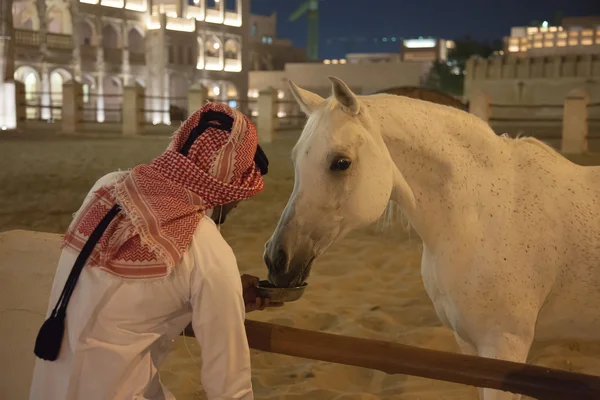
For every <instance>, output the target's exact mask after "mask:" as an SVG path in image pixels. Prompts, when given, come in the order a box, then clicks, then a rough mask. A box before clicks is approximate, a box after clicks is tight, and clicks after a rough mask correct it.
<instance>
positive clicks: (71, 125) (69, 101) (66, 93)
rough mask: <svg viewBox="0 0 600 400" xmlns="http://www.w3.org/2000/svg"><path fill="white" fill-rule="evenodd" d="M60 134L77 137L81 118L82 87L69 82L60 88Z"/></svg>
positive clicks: (79, 84)
mask: <svg viewBox="0 0 600 400" xmlns="http://www.w3.org/2000/svg"><path fill="white" fill-rule="evenodd" d="M62 90H63V93H62V133H63V134H66V135H77V134H78V133H79V127H80V122H81V120H82V117H83V110H82V107H81V104H82V103H83V85H82V84H81V83H80V82H78V81H75V80H69V81H67V82H65V83H64V84H63V87H62Z"/></svg>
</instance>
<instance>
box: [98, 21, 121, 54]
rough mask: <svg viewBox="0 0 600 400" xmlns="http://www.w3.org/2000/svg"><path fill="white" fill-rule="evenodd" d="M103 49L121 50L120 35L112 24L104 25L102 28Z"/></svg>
mask: <svg viewBox="0 0 600 400" xmlns="http://www.w3.org/2000/svg"><path fill="white" fill-rule="evenodd" d="M102 47H105V48H107V49H118V48H119V34H118V33H117V30H116V29H115V27H114V26H113V25H112V24H107V25H104V27H103V28H102Z"/></svg>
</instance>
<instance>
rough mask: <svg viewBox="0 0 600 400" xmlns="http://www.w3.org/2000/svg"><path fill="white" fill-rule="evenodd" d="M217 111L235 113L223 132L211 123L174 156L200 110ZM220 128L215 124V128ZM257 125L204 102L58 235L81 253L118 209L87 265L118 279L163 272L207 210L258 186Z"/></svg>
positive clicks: (176, 260) (260, 182) (173, 263)
mask: <svg viewBox="0 0 600 400" xmlns="http://www.w3.org/2000/svg"><path fill="white" fill-rule="evenodd" d="M207 111H216V112H222V113H225V114H227V115H229V116H230V117H232V118H233V121H234V122H233V127H232V129H231V132H229V130H228V129H219V128H217V127H209V128H207V129H206V131H204V133H202V134H201V135H200V136H199V137H198V138H197V139H196V140H195V141H194V143H193V145H192V146H191V148H190V150H189V152H188V154H187V156H184V155H182V154H180V153H179V150H180V149H181V148H182V146H183V145H184V143H185V142H186V140H187V138H188V136H189V135H190V132H191V131H192V129H194V128H195V127H196V126H197V125H198V122H199V120H200V117H201V116H202V114H203V113H205V112H207ZM216 126H219V125H216ZM257 146H258V135H257V133H256V128H255V126H254V125H253V124H252V122H250V121H249V120H248V118H246V116H244V115H243V114H241V113H240V112H238V111H236V110H234V109H232V108H230V107H228V106H227V105H225V104H218V103H209V104H207V105H206V106H204V107H202V108H201V109H200V110H198V111H196V112H195V113H194V114H193V115H192V116H191V117H190V118H188V120H187V121H185V122H184V124H183V125H182V126H181V127H180V128H179V129H178V130H177V132H175V135H174V138H173V140H172V142H171V144H170V145H169V147H168V148H167V150H166V151H165V152H164V153H163V154H162V155H160V156H159V157H157V158H155V159H154V160H153V161H152V162H151V163H150V164H142V165H138V166H136V167H135V168H133V169H132V170H131V171H129V172H128V173H127V174H126V176H125V177H124V178H122V179H120V180H119V181H118V182H117V183H116V184H115V185H112V186H106V187H102V188H100V189H99V190H97V191H95V192H94V197H93V199H92V200H91V201H90V202H89V203H88V204H86V206H85V207H84V208H83V209H82V211H81V212H80V213H79V215H78V216H77V218H76V219H75V220H74V221H73V223H72V224H71V226H70V227H69V229H68V231H67V233H66V234H65V237H64V239H63V247H70V248H72V249H75V250H76V251H81V249H82V248H83V245H84V244H85V243H86V241H87V240H88V238H89V236H90V234H91V233H92V232H93V230H94V228H96V226H97V225H98V223H99V222H100V220H101V219H102V218H103V217H104V216H105V215H106V213H107V212H108V211H109V210H110V209H111V208H112V207H113V206H114V205H115V203H117V204H119V206H120V207H121V212H119V214H118V215H117V216H116V217H115V219H114V220H113V221H112V222H111V224H110V225H109V226H108V228H107V229H106V231H105V232H104V234H103V235H102V238H101V239H100V241H99V242H98V244H97V245H96V247H95V248H94V251H93V252H92V253H91V255H90V257H89V259H88V262H87V266H88V267H97V268H102V269H104V270H106V271H108V272H110V273H112V274H114V275H117V276H120V277H123V278H133V279H143V278H155V277H163V276H166V275H168V274H169V272H170V271H171V270H172V269H173V268H174V267H175V266H176V265H177V264H178V263H179V261H180V260H181V257H182V256H183V254H184V252H185V251H186V250H187V249H188V246H189V245H190V243H191V241H192V237H193V235H194V232H195V231H196V228H197V226H198V224H199V222H200V220H201V219H202V217H203V216H204V213H205V211H206V210H208V209H211V208H214V207H216V206H219V205H223V204H227V203H230V202H232V201H236V200H244V199H248V198H250V197H252V196H254V195H255V194H257V193H259V192H261V191H262V190H263V188H264V183H263V178H262V176H261V173H260V171H259V169H258V168H257V166H256V165H255V162H254V154H255V152H256V149H257Z"/></svg>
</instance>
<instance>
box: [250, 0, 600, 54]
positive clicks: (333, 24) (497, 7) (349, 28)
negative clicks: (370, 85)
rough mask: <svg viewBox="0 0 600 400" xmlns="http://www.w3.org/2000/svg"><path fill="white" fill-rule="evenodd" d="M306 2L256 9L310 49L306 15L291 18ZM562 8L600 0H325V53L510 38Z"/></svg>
mask: <svg viewBox="0 0 600 400" xmlns="http://www.w3.org/2000/svg"><path fill="white" fill-rule="evenodd" d="M302 2H303V0H251V7H252V12H253V13H255V14H263V15H269V14H271V13H272V12H273V11H276V12H277V35H278V36H279V37H283V38H288V39H291V40H292V41H293V42H294V45H296V46H301V47H304V45H305V43H306V31H307V22H306V17H303V18H301V19H299V20H297V21H295V22H288V17H289V16H290V14H291V13H293V12H294V11H295V10H296V8H298V6H299V5H300V4H302ZM557 10H561V11H562V12H563V15H564V16H582V15H600V0H562V1H559V0H502V1H498V0H408V1H405V0H320V3H319V33H320V35H319V37H320V42H319V56H320V57H321V58H341V57H343V56H344V55H345V54H346V53H351V52H398V51H399V49H400V46H399V40H400V38H401V37H405V38H408V37H411V38H414V37H419V36H423V37H428V36H432V37H440V38H444V39H455V38H458V37H461V36H464V35H466V34H471V36H473V37H474V38H476V39H482V40H492V39H496V38H498V39H499V38H502V37H503V36H508V34H509V33H510V28H511V27H512V26H523V25H528V24H529V23H530V22H531V21H533V20H541V21H544V20H548V21H549V22H552V21H553V18H554V13H555V11H557ZM392 37H395V38H396V39H395V40H396V41H394V42H393V41H392ZM384 38H385V39H386V41H385V42H384V41H383V39H384Z"/></svg>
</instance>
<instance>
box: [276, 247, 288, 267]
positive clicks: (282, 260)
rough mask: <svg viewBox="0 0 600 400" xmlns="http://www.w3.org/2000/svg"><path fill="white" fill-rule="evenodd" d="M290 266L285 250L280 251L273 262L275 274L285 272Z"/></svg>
mask: <svg viewBox="0 0 600 400" xmlns="http://www.w3.org/2000/svg"><path fill="white" fill-rule="evenodd" d="M287 264H288V256H287V253H286V252H285V250H283V249H280V250H279V251H277V254H276V255H275V259H274V260H273V269H274V271H275V272H283V271H285V270H286V268H287Z"/></svg>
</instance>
